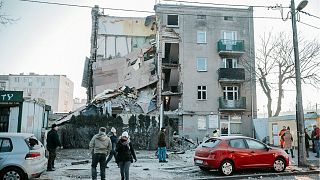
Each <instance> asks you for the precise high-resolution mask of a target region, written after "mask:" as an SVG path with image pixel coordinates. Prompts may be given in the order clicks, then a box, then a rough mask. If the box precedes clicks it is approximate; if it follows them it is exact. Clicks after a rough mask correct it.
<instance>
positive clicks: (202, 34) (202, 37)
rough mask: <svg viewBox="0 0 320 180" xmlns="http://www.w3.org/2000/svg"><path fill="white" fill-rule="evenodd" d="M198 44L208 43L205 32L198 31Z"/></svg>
mask: <svg viewBox="0 0 320 180" xmlns="http://www.w3.org/2000/svg"><path fill="white" fill-rule="evenodd" d="M197 43H207V40H206V32H205V31H197Z"/></svg>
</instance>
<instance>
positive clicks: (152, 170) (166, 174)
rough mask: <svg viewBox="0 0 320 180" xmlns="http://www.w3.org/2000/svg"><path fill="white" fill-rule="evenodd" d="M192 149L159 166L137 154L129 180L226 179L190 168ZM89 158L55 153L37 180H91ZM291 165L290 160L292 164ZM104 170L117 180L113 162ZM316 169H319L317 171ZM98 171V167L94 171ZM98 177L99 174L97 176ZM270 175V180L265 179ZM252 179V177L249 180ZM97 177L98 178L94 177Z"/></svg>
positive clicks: (76, 152)
mask: <svg viewBox="0 0 320 180" xmlns="http://www.w3.org/2000/svg"><path fill="white" fill-rule="evenodd" d="M193 154H194V150H189V151H187V152H186V153H185V154H170V153H169V158H168V161H169V162H168V163H162V164H160V163H159V162H158V159H156V157H155V152H154V151H137V157H138V161H137V162H136V163H133V164H131V167H130V179H152V180H157V179H171V178H174V179H176V180H177V179H208V178H210V179H228V178H230V177H224V176H221V175H220V174H219V173H218V172H217V171H210V172H203V171H201V170H200V169H199V168H198V167H197V166H194V165H193ZM86 160H89V161H90V162H91V159H90V155H89V150H87V149H62V150H59V151H58V154H57V160H56V171H53V172H45V173H44V174H43V175H42V176H41V177H40V179H42V180H49V179H61V180H63V179H91V166H90V165H91V163H90V162H89V163H88V162H85V161H86ZM72 162H73V163H74V162H78V163H81V162H83V163H84V164H77V165H71V163H72ZM292 164H293V165H294V161H293V162H292ZM108 166H109V168H108V169H107V170H106V177H107V179H110V180H113V179H120V171H119V168H118V167H117V165H116V163H114V162H113V160H112V161H111V162H110V163H109V164H108ZM294 167H295V166H290V167H288V168H287V170H286V171H285V173H286V172H294V171H297V170H296V169H294ZM318 169H319V168H318ZM97 170H98V172H99V167H98V168H97ZM98 174H99V173H98ZM260 174H262V176H261V177H263V179H308V180H309V179H317V178H318V177H319V175H315V174H312V175H307V176H306V175H297V176H290V175H289V176H278V175H277V174H275V173H273V171H272V170H265V169H264V170H249V171H239V172H236V173H235V174H234V175H233V176H232V179H234V178H236V179H261V177H260ZM266 174H267V176H269V175H270V174H271V175H273V177H265V175H266ZM251 176H252V177H251ZM98 178H99V177H98Z"/></svg>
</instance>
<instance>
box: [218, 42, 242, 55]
mask: <svg viewBox="0 0 320 180" xmlns="http://www.w3.org/2000/svg"><path fill="white" fill-rule="evenodd" d="M218 52H219V55H223V56H228V55H236V56H241V55H242V54H244V40H228V39H221V40H220V41H218Z"/></svg>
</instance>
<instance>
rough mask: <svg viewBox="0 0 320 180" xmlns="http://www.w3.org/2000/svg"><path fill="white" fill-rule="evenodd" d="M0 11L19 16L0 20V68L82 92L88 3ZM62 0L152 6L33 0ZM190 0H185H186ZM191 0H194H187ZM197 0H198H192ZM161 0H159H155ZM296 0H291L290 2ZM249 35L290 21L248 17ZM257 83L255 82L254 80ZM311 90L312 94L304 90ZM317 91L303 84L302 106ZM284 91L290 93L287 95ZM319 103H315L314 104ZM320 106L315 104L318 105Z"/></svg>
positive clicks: (318, 22)
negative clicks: (67, 82)
mask: <svg viewBox="0 0 320 180" xmlns="http://www.w3.org/2000/svg"><path fill="white" fill-rule="evenodd" d="M0 1H1V0H0ZM2 1H3V8H2V9H1V10H0V14H7V15H11V17H12V18H16V19H19V20H18V21H16V22H15V23H14V24H11V25H7V26H4V27H3V26H0V64H1V65H0V74H9V73H11V74H18V73H22V72H24V73H29V72H34V73H37V74H48V75H52V74H64V75H67V77H68V78H69V79H71V80H72V81H73V82H74V85H75V91H74V97H79V98H86V94H85V91H86V90H85V89H84V88H82V87H81V80H82V73H83V66H84V60H85V57H86V56H89V55H90V54H89V53H90V35H91V14H90V13H91V9H90V8H80V7H67V6H58V5H47V4H39V3H31V2H23V1H20V0H2ZM39 1H48V2H58V3H67V4H78V5H88V6H94V5H99V6H100V7H105V8H122V9H135V10H147V11H153V6H154V4H155V0H39ZM189 1H191V0H189ZM193 1H194V0H193ZM196 1H201V0H196ZM161 2H164V1H161ZM201 2H211V3H225V4H245V5H267V6H275V5H277V4H278V5H279V4H282V6H286V7H288V6H289V4H290V0H224V1H221V0H207V1H204V0H203V1H201ZM299 2H300V1H299V0H295V3H296V5H298V4H299ZM304 11H306V12H308V13H310V14H313V15H315V16H318V17H320V0H309V4H308V5H307V7H306V8H305V9H304ZM104 13H105V14H109V15H115V16H141V17H144V16H147V15H150V14H148V13H128V12H123V11H107V10H105V12H104ZM287 13H288V9H284V14H287ZM254 16H256V17H257V16H267V17H278V18H279V17H281V15H280V11H279V10H268V9H267V8H254ZM301 21H303V22H305V23H308V24H310V25H313V26H317V27H320V19H317V18H314V17H310V16H307V15H304V14H301ZM254 25H255V30H254V31H255V41H256V45H255V46H256V47H257V46H258V41H257V40H258V37H259V36H261V35H262V34H263V33H264V32H267V31H270V30H272V31H273V32H277V31H286V32H288V33H292V31H291V21H290V20H288V21H282V20H275V19H258V18H257V19H254ZM298 31H299V32H300V33H301V35H302V36H304V37H306V38H308V39H314V38H316V39H318V40H319V36H320V30H319V29H316V28H312V27H309V26H306V25H304V24H301V23H298ZM257 87H258V86H257ZM286 90H287V91H286V92H287V93H288V94H286V95H285V99H284V104H285V108H283V109H284V110H289V109H290V110H293V109H292V108H293V107H294V104H295V99H294V97H295V92H294V90H295V88H294V87H292V88H289V89H286ZM257 94H258V109H259V113H261V112H263V111H266V109H265V110H263V106H264V105H265V104H266V101H265V99H264V98H263V96H259V94H261V89H260V88H259V87H258V92H257ZM310 94H312V95H313V96H312V95H310ZM315 94H317V97H319V95H320V91H319V90H316V89H314V88H311V87H305V86H304V87H303V98H304V100H303V101H304V107H305V108H306V106H314V105H315V103H320V100H319V98H317V99H315V98H314V95H315ZM289 97H290V98H289ZM319 106H320V105H319ZM319 108H320V107H319Z"/></svg>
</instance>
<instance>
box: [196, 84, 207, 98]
mask: <svg viewBox="0 0 320 180" xmlns="http://www.w3.org/2000/svg"><path fill="white" fill-rule="evenodd" d="M206 99H207V86H198V100H206Z"/></svg>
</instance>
